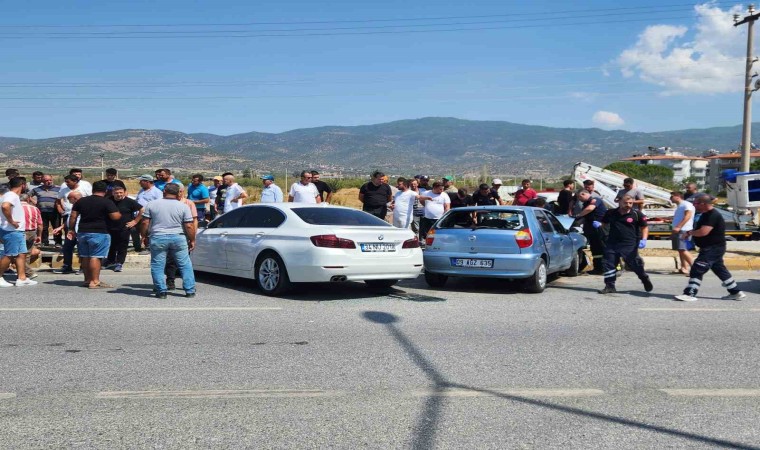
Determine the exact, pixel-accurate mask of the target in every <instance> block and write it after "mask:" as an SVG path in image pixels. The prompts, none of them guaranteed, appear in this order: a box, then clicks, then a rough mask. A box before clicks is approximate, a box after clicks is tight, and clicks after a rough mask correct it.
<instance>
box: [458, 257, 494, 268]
mask: <svg viewBox="0 0 760 450" xmlns="http://www.w3.org/2000/svg"><path fill="white" fill-rule="evenodd" d="M451 265H452V266H454V267H478V268H485V269H490V268H492V267H493V259H474V258H451Z"/></svg>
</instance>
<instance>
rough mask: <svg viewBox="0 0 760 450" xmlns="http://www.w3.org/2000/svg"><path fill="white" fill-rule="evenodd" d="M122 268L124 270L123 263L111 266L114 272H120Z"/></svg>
mask: <svg viewBox="0 0 760 450" xmlns="http://www.w3.org/2000/svg"><path fill="white" fill-rule="evenodd" d="M122 270H124V266H123V265H121V264H114V266H113V271H114V272H121V271H122Z"/></svg>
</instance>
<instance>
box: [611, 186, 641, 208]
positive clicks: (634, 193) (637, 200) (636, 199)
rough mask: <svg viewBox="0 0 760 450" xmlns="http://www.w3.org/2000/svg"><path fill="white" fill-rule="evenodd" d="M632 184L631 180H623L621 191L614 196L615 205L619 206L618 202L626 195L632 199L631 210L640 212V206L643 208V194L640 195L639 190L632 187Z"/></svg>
mask: <svg viewBox="0 0 760 450" xmlns="http://www.w3.org/2000/svg"><path fill="white" fill-rule="evenodd" d="M633 183H634V179H633V178H626V179H624V180H623V189H620V190H619V191H617V195H615V203H617V204H620V200H621V199H622V198H623V197H625V196H626V195H627V196H629V197H631V198H633V209H636V210H638V211H641V208H642V206H644V194H642V193H641V191H640V190H639V188H637V187H634V185H633Z"/></svg>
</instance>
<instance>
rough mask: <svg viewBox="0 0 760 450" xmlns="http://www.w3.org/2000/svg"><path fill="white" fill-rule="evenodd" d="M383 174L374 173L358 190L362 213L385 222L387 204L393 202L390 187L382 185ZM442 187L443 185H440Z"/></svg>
mask: <svg viewBox="0 0 760 450" xmlns="http://www.w3.org/2000/svg"><path fill="white" fill-rule="evenodd" d="M384 176H385V174H384V173H382V172H380V171H375V172H374V173H373V174H372V178H371V180H370V181H368V182H367V183H365V184H364V185H363V186H362V187H361V189H359V201H360V202H362V211H364V212H367V213H370V214H372V215H373V216H375V217H377V218H379V219H382V220H385V216H386V215H387V214H388V203H390V202H391V201H393V191H391V188H390V186H388V185H387V184H385V183H383V177H384ZM441 187H443V184H441Z"/></svg>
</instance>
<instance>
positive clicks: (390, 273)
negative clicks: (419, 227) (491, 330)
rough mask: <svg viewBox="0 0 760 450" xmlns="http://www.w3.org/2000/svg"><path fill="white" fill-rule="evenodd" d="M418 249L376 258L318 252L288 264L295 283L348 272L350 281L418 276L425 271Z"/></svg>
mask: <svg viewBox="0 0 760 450" xmlns="http://www.w3.org/2000/svg"><path fill="white" fill-rule="evenodd" d="M414 250H415V251H405V252H404V253H406V254H403V255H394V256H393V257H384V258H372V259H363V258H361V259H360V258H346V257H345V256H343V257H342V258H341V257H331V256H329V255H317V256H315V257H314V258H313V259H312V260H311V261H302V262H301V264H298V263H296V264H288V265H287V266H288V275H289V277H290V281H292V282H294V283H321V282H326V281H331V279H332V278H333V277H335V276H345V277H346V278H345V280H346V281H364V280H403V279H414V278H417V277H418V276H420V274H421V273H422V251H420V250H419V249H414ZM328 252H329V251H328Z"/></svg>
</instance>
